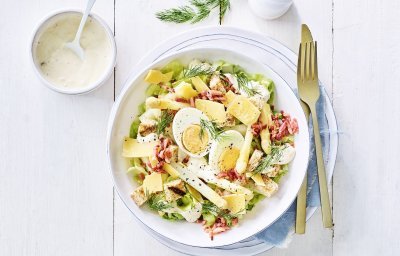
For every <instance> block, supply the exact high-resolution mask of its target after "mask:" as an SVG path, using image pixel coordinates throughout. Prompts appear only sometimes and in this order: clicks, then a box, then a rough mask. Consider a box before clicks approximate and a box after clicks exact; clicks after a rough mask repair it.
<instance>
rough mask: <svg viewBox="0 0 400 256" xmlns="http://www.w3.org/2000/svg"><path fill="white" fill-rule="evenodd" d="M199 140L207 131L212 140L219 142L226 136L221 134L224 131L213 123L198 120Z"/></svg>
mask: <svg viewBox="0 0 400 256" xmlns="http://www.w3.org/2000/svg"><path fill="white" fill-rule="evenodd" d="M200 128H201V130H200V139H202V138H203V136H204V132H205V131H206V130H207V131H208V132H209V134H210V135H211V138H212V139H213V140H221V139H224V138H226V136H227V135H224V134H222V133H223V132H224V130H223V129H222V128H220V127H219V126H218V125H217V123H216V122H215V121H208V120H205V119H202V118H201V119H200Z"/></svg>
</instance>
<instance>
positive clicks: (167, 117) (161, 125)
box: [156, 110, 174, 135]
mask: <svg viewBox="0 0 400 256" xmlns="http://www.w3.org/2000/svg"><path fill="white" fill-rule="evenodd" d="M173 119H174V115H173V114H172V113H171V112H169V111H167V110H164V111H162V114H161V117H160V119H159V120H158V122H157V129H156V132H157V134H158V135H160V134H162V133H164V131H165V128H167V127H168V126H169V125H170V123H171V122H172V120H173Z"/></svg>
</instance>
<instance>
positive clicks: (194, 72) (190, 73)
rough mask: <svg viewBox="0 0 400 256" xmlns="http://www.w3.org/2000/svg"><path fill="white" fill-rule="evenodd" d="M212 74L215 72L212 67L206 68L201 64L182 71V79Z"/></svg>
mask: <svg viewBox="0 0 400 256" xmlns="http://www.w3.org/2000/svg"><path fill="white" fill-rule="evenodd" d="M214 72H215V70H214V69H213V68H212V67H207V66H205V65H203V64H200V65H195V66H193V67H189V68H187V69H184V70H183V78H182V79H187V78H192V77H195V76H204V75H212V74H213V73H214Z"/></svg>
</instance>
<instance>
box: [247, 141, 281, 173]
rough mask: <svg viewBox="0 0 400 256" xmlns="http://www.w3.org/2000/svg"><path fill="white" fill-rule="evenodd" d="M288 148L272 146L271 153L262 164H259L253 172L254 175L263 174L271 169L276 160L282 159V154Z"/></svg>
mask: <svg viewBox="0 0 400 256" xmlns="http://www.w3.org/2000/svg"><path fill="white" fill-rule="evenodd" d="M286 147H287V146H286V145H285V146H284V147H277V146H272V148H271V153H270V154H268V155H267V156H266V157H264V158H263V159H262V160H261V161H260V163H258V165H257V167H256V168H255V169H254V171H253V175H255V174H257V173H261V172H262V171H264V170H266V169H268V168H269V167H271V165H272V163H273V161H274V160H275V161H277V160H279V159H280V158H281V157H282V152H283V150H284V149H285V148H286Z"/></svg>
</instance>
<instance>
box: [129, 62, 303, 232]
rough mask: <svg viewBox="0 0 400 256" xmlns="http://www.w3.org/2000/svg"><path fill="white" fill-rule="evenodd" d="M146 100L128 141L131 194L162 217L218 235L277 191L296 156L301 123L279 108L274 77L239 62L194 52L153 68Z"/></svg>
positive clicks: (135, 120)
mask: <svg viewBox="0 0 400 256" xmlns="http://www.w3.org/2000/svg"><path fill="white" fill-rule="evenodd" d="M145 82H147V83H148V88H147V90H146V100H145V102H143V103H142V104H140V106H139V115H138V116H137V117H136V118H135V119H134V121H133V122H132V124H131V127H130V134H129V137H126V138H125V139H124V141H123V153H122V154H123V157H126V158H127V159H129V161H130V167H129V169H128V170H127V173H128V175H129V176H130V178H132V179H133V180H134V181H135V182H136V183H137V184H138V185H139V187H138V188H137V189H135V190H134V191H133V192H132V194H131V198H132V200H133V201H134V202H135V203H136V204H137V205H138V206H144V205H147V207H149V208H150V209H151V210H153V211H155V212H157V213H158V214H159V215H160V216H161V217H162V218H164V219H167V220H173V221H188V222H194V223H200V224H201V225H202V226H203V228H204V230H205V231H206V232H207V233H208V234H209V236H210V238H211V239H213V238H214V235H216V234H219V233H222V232H225V231H227V230H229V229H231V228H232V227H233V226H235V225H237V224H238V222H239V220H240V219H242V217H243V216H244V215H245V214H246V212H248V211H251V210H252V209H253V207H254V206H255V205H256V204H257V203H258V202H260V200H262V199H263V198H265V197H271V196H273V195H274V194H275V193H276V192H277V190H278V188H279V185H278V184H279V182H280V180H281V178H282V177H283V176H284V175H285V174H286V173H287V172H288V164H289V163H290V162H291V161H292V160H293V158H294V157H295V153H296V150H295V141H294V139H295V134H296V133H298V124H297V120H296V119H295V118H291V116H290V115H289V114H288V113H285V112H284V111H282V110H277V109H275V108H274V83H273V81H272V80H270V79H268V78H266V77H264V76H263V75H259V74H255V75H252V74H248V73H246V71H245V70H243V69H242V68H241V67H240V66H238V65H234V64H230V63H226V62H224V61H218V62H215V63H209V62H205V61H200V60H197V59H195V60H193V61H191V62H190V64H189V65H186V66H184V65H183V64H182V63H180V62H179V61H176V60H175V61H172V62H170V63H169V64H167V65H166V66H165V67H163V68H162V69H160V70H149V71H148V74H147V76H146V77H145Z"/></svg>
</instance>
